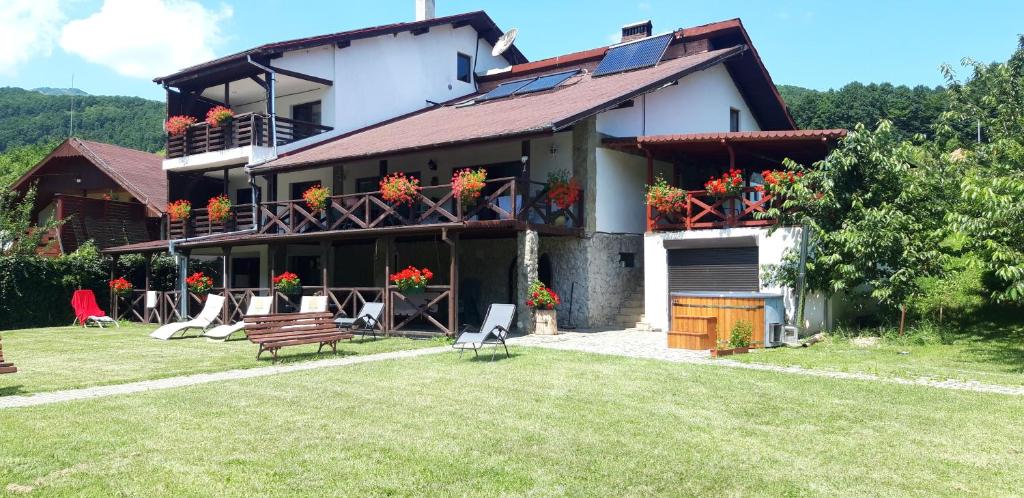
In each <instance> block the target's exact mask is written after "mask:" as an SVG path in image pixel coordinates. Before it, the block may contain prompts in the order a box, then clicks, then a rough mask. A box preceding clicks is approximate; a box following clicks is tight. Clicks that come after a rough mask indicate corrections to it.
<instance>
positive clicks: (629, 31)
mask: <svg viewBox="0 0 1024 498" xmlns="http://www.w3.org/2000/svg"><path fill="white" fill-rule="evenodd" d="M653 31H654V24H652V23H651V20H650V19H648V20H646V21H640V22H635V23H633V24H627V25H625V26H623V27H622V40H621V41H620V42H619V43H626V42H631V41H633V40H639V39H641V38H647V37H649V36H651V34H652V33H653Z"/></svg>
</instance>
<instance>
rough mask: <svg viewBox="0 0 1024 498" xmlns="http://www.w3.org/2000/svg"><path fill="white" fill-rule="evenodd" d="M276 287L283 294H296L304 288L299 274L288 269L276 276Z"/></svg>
mask: <svg viewBox="0 0 1024 498" xmlns="http://www.w3.org/2000/svg"><path fill="white" fill-rule="evenodd" d="M274 288H276V289H277V291H278V292H280V293H282V294H294V293H296V292H298V291H299V290H300V289H302V281H300V280H299V276H298V275H296V274H294V273H292V272H290V271H286V272H284V273H282V274H280V275H278V276H276V277H274Z"/></svg>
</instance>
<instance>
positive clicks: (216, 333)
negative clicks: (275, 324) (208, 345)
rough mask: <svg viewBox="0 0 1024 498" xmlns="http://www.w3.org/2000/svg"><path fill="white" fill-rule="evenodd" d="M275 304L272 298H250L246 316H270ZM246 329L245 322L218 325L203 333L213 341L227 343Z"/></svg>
mask: <svg viewBox="0 0 1024 498" xmlns="http://www.w3.org/2000/svg"><path fill="white" fill-rule="evenodd" d="M273 302H274V298H272V297H270V296H253V297H251V298H249V307H248V308H246V310H245V316H259V315H268V314H270V305H271V304H272V303H273ZM244 329H245V321H244V320H243V321H241V322H235V323H232V324H229V325H218V326H216V327H214V328H212V329H210V330H207V331H206V332H203V334H202V335H203V337H209V338H211V339H224V340H225V341H226V340H228V338H229V337H231V335H232V334H234V333H235V332H241V331H242V330H244Z"/></svg>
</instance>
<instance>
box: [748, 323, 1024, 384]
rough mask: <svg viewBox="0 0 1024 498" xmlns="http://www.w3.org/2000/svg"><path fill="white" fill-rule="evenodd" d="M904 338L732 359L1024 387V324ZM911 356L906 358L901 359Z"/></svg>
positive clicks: (833, 339) (836, 339) (844, 340)
mask: <svg viewBox="0 0 1024 498" xmlns="http://www.w3.org/2000/svg"><path fill="white" fill-rule="evenodd" d="M911 332H912V335H910V336H909V337H906V338H903V339H900V338H898V337H895V335H894V334H891V333H889V334H886V335H885V338H884V339H883V340H882V341H880V342H879V344H878V345H877V346H867V347H865V346H858V345H856V344H855V343H854V342H853V341H852V340H851V339H850V338H848V337H844V336H842V335H835V334H833V335H832V336H830V337H829V338H828V340H827V341H825V342H823V343H818V344H815V345H814V346H811V347H809V348H796V349H790V348H777V349H767V350H765V349H762V350H755V351H752V352H751V354H747V355H738V356H731V357H729V358H730V359H736V360H739V361H745V362H757V363H771V364H777V365H797V366H800V367H803V368H817V369H825V370H840V371H846V372H864V373H872V374H877V375H883V376H896V377H910V378H917V377H930V378H936V379H941V380H945V379H957V380H973V381H979V382H986V383H992V384H1006V385H1022V384H1024V322H1022V323H1016V324H1005V323H1003V324H1001V323H992V322H985V323H974V324H966V325H964V324H961V325H948V326H946V327H944V328H941V329H938V330H935V329H933V328H930V329H928V330H927V331H926V332H925V333H924V334H921V333H918V331H913V330H912V331H911ZM901 353H905V354H901Z"/></svg>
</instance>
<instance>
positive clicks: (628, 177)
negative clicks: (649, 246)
mask: <svg viewBox="0 0 1024 498" xmlns="http://www.w3.org/2000/svg"><path fill="white" fill-rule="evenodd" d="M646 182H647V159H645V158H643V157H640V156H636V155H632V154H626V153H624V152H619V151H616V150H611V149H605V148H598V149H597V231H598V232H610V233H643V232H644V230H646V229H647V222H646V217H647V215H646V208H645V206H644V184H645V183H646Z"/></svg>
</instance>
